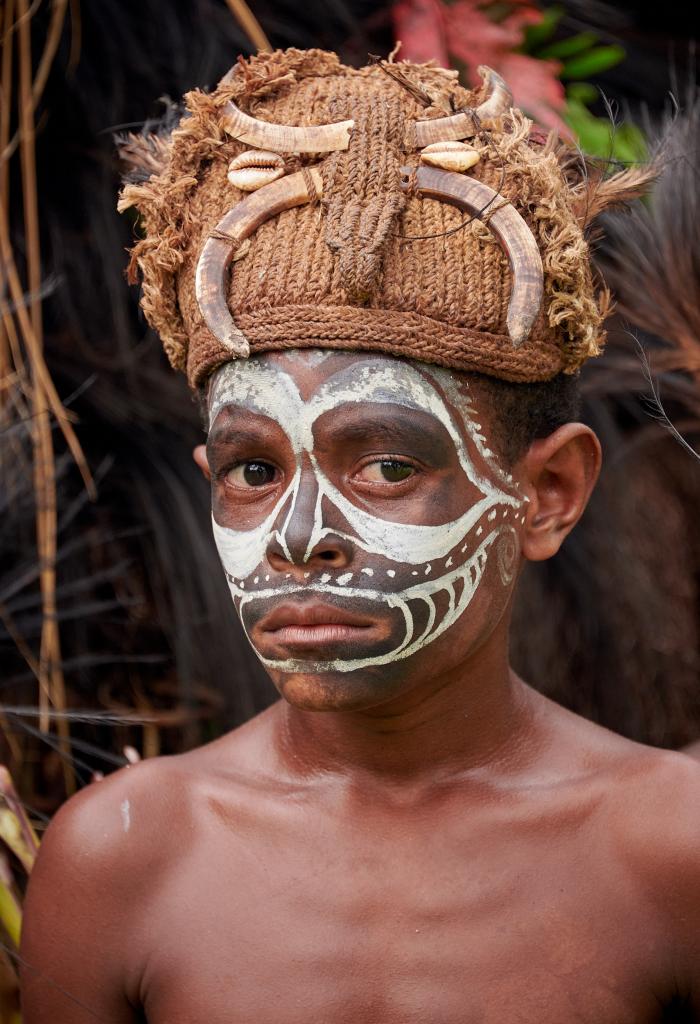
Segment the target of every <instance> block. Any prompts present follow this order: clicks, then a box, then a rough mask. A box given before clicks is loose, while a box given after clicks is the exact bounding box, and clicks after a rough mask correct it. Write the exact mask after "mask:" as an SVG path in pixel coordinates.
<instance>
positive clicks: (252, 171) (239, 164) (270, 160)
mask: <svg viewBox="0 0 700 1024" xmlns="http://www.w3.org/2000/svg"><path fill="white" fill-rule="evenodd" d="M283 174H284V160H283V158H282V157H281V156H280V155H279V153H270V152H269V151H268V150H266V149H246V151H245V152H244V153H239V154H238V156H235V157H234V158H233V160H232V161H231V163H230V164H229V165H228V175H227V177H228V180H229V181H230V182H231V184H232V185H235V186H236V188H239V189H240V190H241V192H255V190H256V189H258V188H262V187H263V185H269V184H270V182H271V181H276V180H277V178H281V177H282V175H283Z"/></svg>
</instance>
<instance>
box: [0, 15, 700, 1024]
mask: <svg viewBox="0 0 700 1024" xmlns="http://www.w3.org/2000/svg"><path fill="white" fill-rule="evenodd" d="M694 29H695V23H694V16H693V6H692V5H686V4H673V3H668V4H665V5H664V6H663V8H662V9H660V8H659V6H658V4H655V5H651V4H649V5H645V4H642V3H636V4H635V3H616V4H615V5H614V6H613V5H611V4H608V3H606V2H599V0H572V2H566V3H558V4H552V5H550V4H539V3H529V2H520V0H401V2H394V3H384V4H382V3H372V2H369V0H356V2H354V0H306V3H304V4H303V5H300V4H298V3H295V2H292V0H249V3H248V4H245V3H244V2H242V0H183V2H181V3H178V4H169V3H164V2H162V0H139V2H138V3H135V2H131V0H119V2H118V0H100V2H99V3H92V4H82V5H81V4H80V2H79V0H34V2H31V3H30V0H4V2H3V3H2V5H0V38H1V40H2V51H1V56H0V313H1V316H0V684H1V690H0V764H3V765H4V766H6V768H7V769H9V775H7V774H6V773H4V772H0V840H5V842H6V843H9V846H8V848H7V850H6V852H5V853H2V854H1V855H0V903H2V902H3V900H4V901H5V905H6V906H9V907H10V910H9V911H8V913H9V917H7V915H5V917H3V915H2V914H0V918H2V920H3V922H4V924H3V927H4V929H5V932H6V935H5V940H6V941H5V943H4V946H5V948H6V949H7V950H8V951H9V953H10V954H11V953H12V949H13V941H14V939H15V938H16V933H17V928H18V921H19V916H18V915H19V913H20V908H19V903H20V893H21V888H22V880H21V879H22V876H23V874H25V873H26V871H27V870H29V869H30V867H31V862H32V859H33V850H34V848H35V833H36V832H37V831H38V832H39V833H40V831H41V829H42V827H43V825H44V824H45V823H46V822H47V820H48V819H49V817H50V815H51V814H52V813H53V812H54V811H55V810H56V808H57V807H58V806H59V805H60V803H61V802H62V801H63V800H64V799H65V798H66V797H67V796H68V795H70V793H72V792H73V791H74V790H75V789H76V788H78V787H80V786H82V785H85V784H87V783H89V782H90V781H91V780H92V779H94V778H96V777H97V778H99V775H100V773H105V772H107V771H111V770H113V769H114V768H116V767H118V766H120V765H123V764H125V763H127V762H128V761H129V760H134V759H137V758H139V757H150V756H154V755H157V754H159V753H173V752H177V751H181V750H184V749H187V748H189V747H191V746H193V745H196V744H200V743H202V742H205V741H207V740H208V739H210V738H213V737H214V736H216V735H219V734H220V733H221V732H223V731H225V730H228V729H230V728H232V727H233V726H235V725H237V724H239V723H241V722H242V721H244V720H245V719H247V718H248V717H250V716H251V715H253V714H254V713H255V712H257V711H259V710H261V709H262V708H264V707H265V706H267V704H268V703H270V702H271V701H272V699H273V689H272V687H271V684H270V683H269V682H268V681H267V679H266V677H265V675H264V673H263V672H262V671H261V670H260V668H259V666H258V665H257V662H256V660H255V658H254V656H253V655H252V653H251V652H250V650H249V649H248V647H247V644H246V643H245V641H244V640H243V639H242V636H241V633H240V631H239V629H238V628H237V624H236V622H235V618H234V615H233V612H232V608H231V604H230V598H229V595H228V590H227V587H226V585H225V582H224V578H223V574H222V572H221V570H220V566H219V563H218V558H217V555H216V551H215V548H214V546H213V541H212V539H211V536H210V526H209V514H208V493H207V487H206V485H205V483H204V481H203V480H202V479H201V477H200V475H199V472H198V471H197V470H196V469H195V467H194V464H193V463H192V460H191V454H190V453H191V449H192V448H193V446H194V445H195V444H197V443H199V442H200V441H201V440H202V438H203V433H202V429H201V425H200V422H199V418H198V413H197V409H196V407H195V405H194V403H193V401H192V399H191V397H190V395H189V393H188V391H187V388H186V385H185V382H184V380H183V379H182V378H181V377H179V376H176V375H175V374H173V373H172V372H171V371H170V370H169V368H168V367H167V365H166V360H165V357H164V356H163V354H162V352H161V348H160V345H159V343H158V341H157V339H156V338H154V336H153V335H152V333H151V332H150V331H149V330H148V328H147V327H146V325H145V323H144V320H143V318H142V316H141V315H140V313H139V309H138V290H137V289H135V288H129V287H128V286H127V284H126V282H125V277H124V269H125V265H126V262H127V256H126V249H127V247H128V246H129V244H130V241H131V237H132V231H133V228H134V224H133V222H132V220H130V218H129V216H127V215H124V216H119V215H118V214H117V212H116V196H117V191H118V188H119V175H120V169H119V167H118V165H117V161H116V158H115V153H114V144H113V135H114V133H115V132H125V131H139V130H140V129H141V128H142V127H143V125H144V123H145V122H148V121H149V120H150V119H154V118H160V117H161V116H162V115H163V114H164V112H165V111H166V110H167V109H168V102H169V99H168V98H171V99H174V100H178V99H179V97H180V96H181V95H182V93H183V92H185V91H186V90H188V89H190V88H193V87H195V86H202V87H207V86H212V85H214V84H215V83H216V82H217V81H218V79H219V78H220V77H221V76H222V75H223V74H224V73H225V72H226V71H227V70H228V69H229V68H230V67H231V65H232V64H233V63H234V62H235V59H236V56H237V55H238V54H239V53H243V54H249V53H251V52H254V51H255V50H256V49H258V48H268V47H272V48H275V47H287V46H296V47H323V48H330V49H335V50H337V51H338V52H339V53H340V54H341V57H342V58H343V59H344V60H345V61H346V62H347V63H350V64H363V63H366V61H367V58H368V54H380V55H387V54H388V53H389V52H390V51H391V50H392V49H393V47H394V45H395V43H396V41H397V40H401V42H402V49H401V50H400V52H399V55H398V59H401V58H405V59H411V60H416V61H422V60H431V59H432V60H436V61H437V62H438V63H440V64H442V65H445V66H452V67H455V68H458V69H459V71H460V73H461V75H462V76H463V78H464V80H465V81H466V82H475V81H477V78H476V68H477V66H478V65H479V64H482V63H484V64H488V65H490V66H491V67H493V68H495V69H496V70H498V71H500V72H501V74H503V75H504V76H505V77H506V78H507V80H508V81H509V83H510V84H511V86H512V87H513V91H514V94H515V99H516V102H517V104H518V105H519V106H521V107H522V108H523V109H524V110H525V111H526V112H527V113H528V114H529V115H530V116H531V117H533V119H535V120H536V121H538V122H539V123H540V124H542V125H543V127H544V128H546V129H551V128H554V129H557V130H558V131H560V132H561V133H563V134H567V135H569V136H570V137H572V138H573V139H574V140H576V141H577V142H578V144H579V145H580V147H581V148H582V149H584V150H585V151H587V152H589V153H592V154H594V155H596V156H598V157H599V158H601V159H602V160H605V161H609V162H610V165H611V167H613V168H619V167H620V166H625V165H633V164H634V163H635V162H636V161H640V160H642V161H643V160H645V159H647V158H648V157H649V155H650V154H652V153H654V152H656V150H657V147H658V144H659V141H658V140H659V138H660V137H663V138H664V140H665V141H664V150H663V153H664V155H663V170H662V173H661V176H660V179H659V181H658V184H657V185H656V187H655V190H654V192H653V194H652V196H651V197H650V198H649V199H648V200H645V201H644V202H643V203H640V204H638V206H637V208H636V210H635V211H634V212H633V213H632V214H625V215H617V216H608V217H607V218H606V220H605V223H604V224H603V225H601V229H600V230H599V231H597V233H596V235H595V237H592V238H591V243H592V244H593V246H594V248H595V252H596V259H597V262H598V265H599V268H600V272H601V274H602V275H603V276H604V277H605V279H606V280H607V282H608V283H609V285H610V287H611V288H612V290H613V293H614V296H615V299H616V303H617V306H616V313H615V315H614V317H613V319H612V321H611V333H610V340H609V344H608V352H607V354H606V356H605V358H604V359H602V360H597V361H596V360H594V361H593V362H592V363H591V364H589V365H588V366H587V367H586V369H585V370H584V372H583V375H582V387H583V392H584V407H583V418H584V419H585V420H586V421H587V422H588V423H590V425H591V426H593V427H594V429H595V430H596V431H597V432H598V434H599V436H600V437H601V440H602V442H603V446H604V450H605V471H604V473H603V478H602V480H601V484H600V486H599V488H598V490H597V492H596V494H595V496H594V499H593V501H592V503H591V507H590V509H589V510H588V512H587V513H586V517H585V519H584V520H583V522H582V523H581V525H580V526H579V527H578V529H577V530H576V531H575V532H574V534H573V535H572V537H571V538H570V540H569V541H567V543H566V544H565V546H564V548H563V550H562V551H561V553H560V554H559V555H558V556H557V558H556V559H554V560H552V561H551V562H548V563H543V564H540V565H536V566H529V567H528V570H527V572H526V574H525V578H524V579H523V582H522V586H521V590H520V595H519V601H518V607H517V610H516V616H515V629H514V640H513V662H514V664H515V667H516V669H517V670H518V671H519V672H521V673H522V674H523V675H524V677H525V678H526V679H527V680H528V681H530V682H531V683H532V684H533V685H534V686H536V687H538V688H539V689H541V690H542V691H543V692H545V693H547V694H549V695H551V696H552V697H554V698H555V699H557V700H559V701H561V702H562V703H564V704H566V705H567V706H569V707H571V708H573V709H574V710H576V711H579V712H580V713H582V714H584V715H586V716H587V717H589V718H592V719H594V720H595V721H598V722H600V723H602V724H604V725H606V726H608V727H610V728H612V729H614V730H617V731H619V732H621V733H623V734H625V735H627V736H630V737H632V738H634V739H638V740H642V741H644V742H647V743H652V744H656V745H659V746H667V747H680V746H683V745H685V744H688V743H690V742H692V741H693V740H696V739H698V738H699V737H700V678H699V676H700V673H699V667H700V653H699V652H700V644H699V636H698V634H699V631H700V530H699V529H698V508H699V507H700V461H698V459H697V457H696V456H695V455H694V454H693V450H695V451H697V450H698V448H699V447H700V341H699V337H700V314H699V313H698V308H700V302H699V299H700V287H699V285H700V242H699V241H698V237H697V223H698V214H700V189H699V186H698V181H699V180H700V175H699V173H698V170H699V161H698V152H697V149H698V126H699V124H700V114H699V107H698V99H697V90H696V73H697V68H696V62H695V50H694V44H693V42H692V37H693V32H694ZM671 425H673V429H672V427H671ZM674 431H675V433H674ZM12 780H13V781H14V785H13V782H12ZM3 794H4V795H3ZM25 812H26V813H25ZM8 900H9V903H8ZM13 907H14V910H13V909H12V908H13ZM13 914H14V917H13ZM13 929H14V931H13ZM10 960H11V957H10V959H8V958H5V961H6V962H5V961H3V963H2V964H0V1020H5V1019H7V1020H17V1017H16V1016H14V1017H13V1016H12V1014H13V1013H15V1012H16V1007H15V1006H14V1003H13V999H14V996H13V994H12V993H13V991H14V988H13V986H14V974H13V972H12V968H11V963H10ZM3 993H5V995H4V996H3ZM3 1007H5V1009H3ZM2 1013H5V1014H6V1016H5V1017H2Z"/></svg>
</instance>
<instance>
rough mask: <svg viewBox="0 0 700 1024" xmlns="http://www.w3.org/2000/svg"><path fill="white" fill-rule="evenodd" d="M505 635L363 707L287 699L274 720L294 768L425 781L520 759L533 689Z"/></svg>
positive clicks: (281, 749) (286, 761) (285, 758)
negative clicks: (518, 670)
mask: <svg viewBox="0 0 700 1024" xmlns="http://www.w3.org/2000/svg"><path fill="white" fill-rule="evenodd" d="M507 652H508V646H507V636H505V637H503V636H500V637H499V636H497V635H492V636H491V637H490V638H489V642H487V643H486V644H485V645H484V646H483V647H482V648H481V649H480V650H479V651H477V652H476V653H475V654H474V655H473V656H472V657H471V658H470V659H469V661H468V662H465V663H463V664H462V665H460V666H459V667H458V668H457V669H456V670H454V671H453V672H451V673H449V674H447V675H445V676H443V677H441V678H432V679H430V680H426V683H425V685H423V686H419V687H418V688H416V689H414V690H412V691H411V692H410V693H408V694H405V695H403V696H402V697H401V698H398V699H395V700H393V701H391V702H388V703H386V704H381V705H379V706H377V707H373V708H371V709H369V710H366V711H307V710H303V709H300V708H297V707H294V706H292V705H290V704H288V703H286V702H285V701H282V702H280V703H279V704H278V705H277V706H276V712H277V714H276V718H275V722H274V726H273V730H274V736H275V743H276V747H277V750H278V754H279V756H280V758H281V761H282V766H283V767H284V769H285V770H286V771H288V772H289V773H290V774H292V775H296V776H299V775H302V776H305V777H308V776H312V775H320V774H328V773H330V774H333V775H337V776H344V777H345V778H346V779H347V781H348V782H353V781H357V782H359V783H363V784H365V785H368V784H371V783H372V782H376V783H378V784H383V783H385V784H387V785H389V786H393V785H399V786H401V785H405V784H407V783H411V784H413V785H419V786H422V785H423V784H428V785H429V784H430V783H431V782H437V781H441V780H445V781H447V780H448V779H449V778H450V777H453V776H457V775H460V774H463V773H464V772H468V771H470V770H474V769H477V768H480V767H482V766H484V765H486V764H489V763H494V764H495V763H498V764H502V765H503V767H504V768H505V767H506V764H512V762H513V760H515V761H517V760H518V755H520V754H521V753H522V752H523V747H524V746H525V745H527V743H526V741H527V738H528V736H529V735H530V732H531V728H529V726H530V727H531V726H532V706H531V700H530V698H529V693H530V691H529V690H528V688H527V687H525V686H524V684H523V683H522V682H521V681H520V680H519V679H518V677H517V676H516V675H515V674H514V673H513V672H512V670H511V669H510V667H509V664H508V653H507Z"/></svg>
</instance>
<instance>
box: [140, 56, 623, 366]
mask: <svg viewBox="0 0 700 1024" xmlns="http://www.w3.org/2000/svg"><path fill="white" fill-rule="evenodd" d="M389 70H390V71H392V72H393V73H392V74H390V73H388V72H387V70H386V68H385V67H381V66H379V65H377V64H374V65H370V66H368V67H365V68H361V69H359V70H358V69H353V68H348V67H344V66H343V65H341V64H340V62H339V60H338V58H337V57H336V56H335V55H334V54H332V53H325V52H322V51H317V50H312V51H298V50H287V51H277V52H275V53H271V54H260V55H258V56H257V57H253V58H251V59H250V60H248V61H242V60H241V61H239V64H238V65H237V67H236V69H235V71H234V72H233V73H232V75H230V76H228V78H227V80H226V81H225V82H223V83H222V84H220V85H219V87H218V88H217V89H215V90H214V91H213V92H212V93H210V94H208V93H205V92H200V91H194V92H191V93H189V94H187V96H186V97H185V103H186V108H187V112H186V114H185V116H184V117H183V119H182V120H181V122H180V124H179V126H178V127H177V128H176V129H175V130H174V131H173V132H172V135H171V136H170V138H169V139H166V140H165V143H166V144H164V143H163V139H162V138H161V139H159V140H158V146H157V150H158V154H159V159H160V160H161V164H160V166H162V170H161V171H160V173H158V174H152V175H151V176H150V177H149V178H147V179H146V180H142V181H140V182H138V183H134V182H133V181H132V182H131V183H130V184H127V185H126V186H125V188H124V191H123V193H122V198H121V200H120V209H125V208H127V207H129V206H135V207H136V208H137V210H138V211H139V214H140V230H141V238H140V240H139V241H138V242H137V244H136V245H135V247H134V249H133V250H132V262H131V265H130V271H131V276H132V279H135V277H136V269H137V268H138V269H139V270H140V272H141V278H142V282H143V285H142V287H143V292H142V305H143V309H144V311H145V313H146V316H147V318H148V320H149V322H150V323H151V325H152V326H153V327H154V328H155V330H157V331H158V333H159V334H160V336H161V338H162V340H163V344H164V346H165V350H166V352H167V354H168V357H169V359H170V361H171V363H172V365H173V366H174V367H176V368H178V369H186V371H187V374H188V378H189V381H190V383H191V384H192V385H193V386H197V385H199V384H200V383H201V382H202V381H203V380H205V379H206V377H207V375H208V374H210V373H211V372H212V371H213V370H214V369H215V368H216V367H217V366H219V365H220V364H221V363H222V362H225V361H228V360H229V359H231V358H232V355H231V352H230V351H229V350H228V349H226V348H225V347H224V345H222V343H221V342H220V341H219V340H218V339H217V338H216V337H215V336H214V335H213V334H212V332H211V330H210V329H209V327H208V326H207V324H206V323H205V321H204V318H203V316H202V312H201V310H200V308H199V306H198V303H197V298H196V295H195V274H196V268H197V263H198V260H199V257H200V255H201V252H202V249H203V246H204V244H205V242H206V241H207V239H208V238H209V236H210V235H211V233H212V231H213V229H214V228H215V226H216V224H217V223H218V221H220V220H221V218H222V217H223V216H224V214H225V213H227V212H228V211H229V210H230V209H231V208H232V207H234V206H235V205H236V204H237V203H239V202H241V200H243V199H244V198H245V196H246V193H243V192H240V191H239V190H238V189H236V188H235V187H234V186H233V185H232V184H231V183H230V182H229V181H228V179H227V170H228V165H229V163H230V161H231V159H232V158H233V157H235V156H237V155H238V154H240V153H242V152H243V151H245V150H248V149H250V148H251V147H250V146H247V145H244V144H243V143H241V142H239V141H236V140H235V139H233V138H232V137H231V136H230V135H228V134H227V132H226V130H225V127H224V122H223V118H222V114H223V111H224V108H225V105H226V103H227V102H228V101H229V100H233V102H235V103H236V105H237V106H238V107H239V108H240V109H241V110H243V111H244V112H246V113H248V114H250V115H251V116H253V117H255V118H258V119H260V120H262V121H268V122H272V123H275V124H284V125H293V126H311V125H321V124H328V123H335V122H338V121H343V120H346V119H350V118H351V119H353V120H354V122H355V126H354V128H353V131H352V134H351V139H350V144H349V146H348V148H347V150H345V151H340V152H331V153H323V154H306V153H302V154H294V153H284V154H282V156H283V157H284V160H285V171H286V172H294V171H298V170H303V169H304V168H306V169H307V171H308V168H310V167H311V166H313V167H317V168H318V169H319V171H320V173H321V175H322V179H323V192H322V196H321V198H320V201H315V202H313V201H312V202H310V203H308V204H306V205H303V206H299V207H296V208H294V209H290V210H286V211H285V212H283V213H281V214H278V215H277V216H275V217H272V218H271V219H269V220H267V221H266V222H265V223H263V224H262V225H261V226H260V227H258V228H257V230H256V231H255V232H254V233H253V235H252V236H251V237H250V239H248V240H246V241H244V242H243V243H242V244H241V245H240V246H239V247H238V249H237V251H236V252H235V255H234V262H233V263H232V265H231V267H232V269H231V275H230V281H229V285H228V305H229V309H230V311H231V314H232V316H233V320H234V322H235V324H236V326H237V327H238V328H239V329H240V330H241V331H242V332H243V334H244V335H245V337H246V338H247V340H248V342H249V345H250V350H251V352H261V351H267V350H274V349H285V348H305V347H322V348H338V349H349V350H356V349H360V350H369V351H380V352H388V353H391V354H393V355H398V356H404V357H407V358H412V359H419V360H422V361H425V362H430V363H437V364H439V365H442V366H448V367H452V368H456V369H461V370H476V371H480V372H482V373H486V374H490V375H492V376H494V377H499V378H502V379H505V380H511V381H540V380H547V379H550V378H552V377H553V376H555V375H556V374H557V373H559V372H561V371H566V372H574V371H576V370H577V369H578V368H579V367H580V366H581V364H582V363H583V362H584V361H585V360H586V359H587V358H588V357H589V356H593V355H597V354H598V352H599V351H600V347H601V345H602V342H603V337H604V335H603V330H602V319H603V315H604V312H605V296H604V295H603V296H602V300H601V299H599V298H597V297H596V295H595V293H594V286H593V282H592V279H591V271H590V267H589V254H588V247H587V243H586V241H585V238H584V233H583V232H584V228H585V222H586V213H585V210H586V207H587V205H588V202H589V199H590V196H589V193H590V189H591V183H590V182H587V181H585V180H584V179H582V178H580V177H579V178H578V179H576V180H572V177H571V174H569V173H565V171H566V164H567V161H568V162H569V163H570V158H569V156H568V155H567V154H565V152H564V150H563V149H562V147H561V146H560V145H559V144H558V142H557V141H556V140H554V139H553V138H549V139H544V138H543V136H542V135H541V134H537V133H534V132H533V131H532V126H531V123H530V122H529V121H528V120H527V118H525V117H524V116H523V115H522V114H521V113H520V112H519V111H517V110H509V111H508V112H507V113H506V114H503V115H501V116H499V117H497V118H494V119H493V120H492V121H490V122H489V121H484V123H483V124H481V125H480V126H479V127H480V130H479V131H478V133H477V134H476V135H475V136H474V138H472V139H470V140H469V145H470V146H472V147H473V148H474V149H476V150H477V151H478V153H479V154H480V160H479V162H478V163H477V164H476V165H475V166H474V167H473V168H471V169H470V170H469V172H468V173H469V175H470V176H471V177H473V178H475V179H477V180H479V181H482V182H484V183H485V184H487V185H489V186H490V187H491V188H492V189H494V190H496V191H497V192H498V193H499V194H500V195H499V202H502V201H503V202H505V201H506V200H507V201H510V202H511V203H512V204H513V206H515V208H516V209H517V210H518V211H519V213H520V214H521V215H522V216H523V218H524V219H525V221H526V222H527V224H528V225H529V227H530V229H531V231H532V233H533V235H534V238H535V239H536V241H537V245H538V247H539V250H540V253H541V256H542V262H543V267H544V287H545V292H544V301H543V304H542V308H541V310H540V313H539V315H538V318H537V320H536V321H535V324H534V327H533V329H532V331H531V332H530V335H529V337H528V338H527V340H526V341H525V343H524V344H523V345H522V346H521V347H520V348H517V349H516V348H514V346H513V344H512V342H511V339H510V337H509V336H508V333H507V328H506V315H507V311H508V302H509V298H510V295H511V289H512V274H511V271H510V269H509V265H508V260H507V258H506V255H505V253H504V252H503V251H502V249H501V247H500V245H499V244H498V242H497V240H496V238H495V237H494V235H493V233H492V232H491V231H490V230H489V229H488V226H487V224H485V223H482V222H480V221H479V220H472V221H470V222H468V223H465V222H467V221H469V217H468V216H467V215H465V214H464V213H463V212H461V211H459V210H457V209H456V208H455V207H453V206H450V205H448V204H447V203H443V202H440V201H437V200H433V199H427V198H422V197H421V196H420V195H418V194H417V193H416V192H415V191H411V190H409V191H408V192H404V191H402V190H401V187H400V172H399V168H400V167H402V166H409V167H416V166H417V164H418V160H419V153H418V150H417V147H416V143H415V138H414V128H413V123H414V121H415V120H417V119H420V120H423V119H426V118H433V117H445V116H447V115H449V114H451V113H452V112H453V111H455V110H460V109H467V108H473V107H475V106H476V105H477V104H478V103H479V102H480V101H481V99H482V95H480V94H479V93H477V92H472V91H469V90H466V89H464V88H462V87H461V86H460V85H459V84H458V83H457V81H456V76H455V73H454V72H450V71H445V70H443V69H440V68H436V67H432V66H426V65H410V64H406V63H398V64H393V65H390V66H389ZM396 74H398V76H399V78H402V79H404V81H405V83H406V84H404V83H402V81H397V80H396ZM422 95H427V97H428V99H427V100H426V102H425V103H424V102H422V101H421V99H420V97H421V96H422ZM128 146H129V151H130V153H129V155H130V157H131V160H132V163H138V159H136V160H135V159H134V152H135V151H138V148H139V146H138V144H136V142H135V140H134V139H133V137H132V138H131V139H129V142H128ZM142 148H143V152H144V154H147V155H148V159H147V160H144V165H145V166H147V167H148V170H149V173H150V171H151V170H152V167H153V153H154V147H153V145H149V142H148V140H143V142H142ZM606 185H607V193H606V195H608V196H609V197H610V201H613V200H614V194H615V189H614V187H610V185H609V182H608V183H606ZM627 191H628V192H629V188H628V189H627ZM501 196H502V197H503V200H501V198H500V197H501ZM599 206H600V204H598V207H599ZM483 220H485V221H487V220H488V213H487V214H485V215H484V217H483ZM463 224H464V226H462V227H460V225H463ZM455 229H457V230H455Z"/></svg>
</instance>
